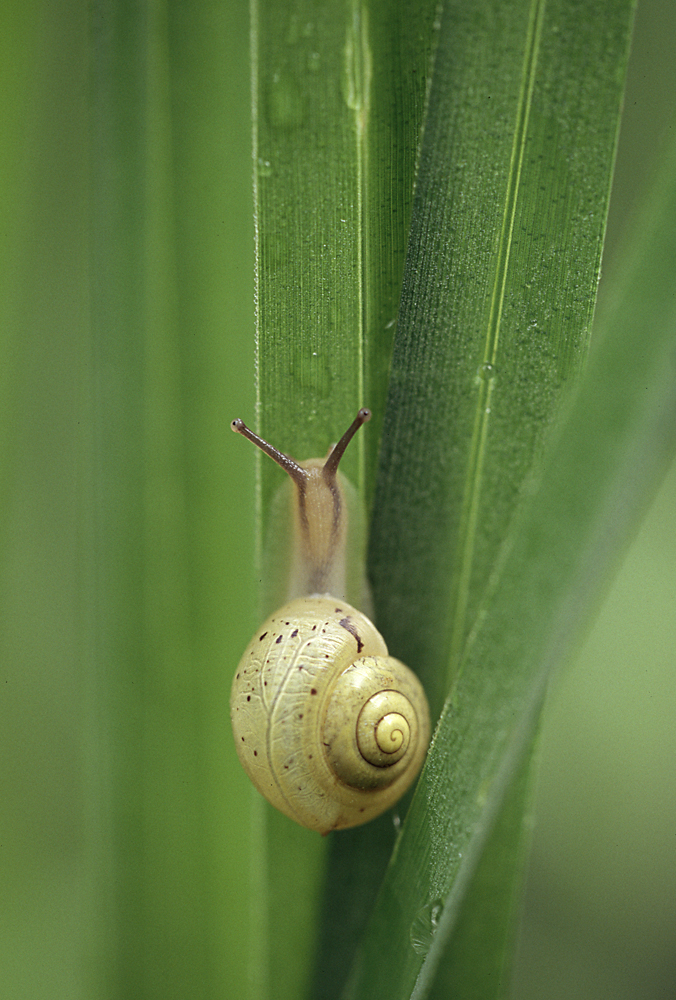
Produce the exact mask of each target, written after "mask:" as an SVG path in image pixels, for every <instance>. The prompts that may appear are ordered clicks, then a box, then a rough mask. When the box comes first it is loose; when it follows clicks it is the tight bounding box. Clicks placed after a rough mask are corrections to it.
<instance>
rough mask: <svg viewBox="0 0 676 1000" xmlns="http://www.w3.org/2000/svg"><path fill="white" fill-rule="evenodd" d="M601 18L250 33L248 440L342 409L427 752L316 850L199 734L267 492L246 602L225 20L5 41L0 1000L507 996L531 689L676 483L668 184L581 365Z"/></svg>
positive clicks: (44, 21) (245, 272)
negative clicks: (422, 700)
mask: <svg viewBox="0 0 676 1000" xmlns="http://www.w3.org/2000/svg"><path fill="white" fill-rule="evenodd" d="M631 17H632V4H631V3H630V2H628V0H613V2H610V3H602V4H601V3H594V2H589V0H587V2H582V0H550V2H548V3H546V4H545V3H538V2H533V3H530V4H529V3H521V2H517V0H509V2H507V3H505V2H502V0H501V2H497V0H494V2H489V0H482V2H481V3H479V4H466V3H460V2H458V3H450V4H446V5H444V8H443V12H442V13H441V15H440V14H439V12H438V10H437V5H436V4H434V3H424V4H420V3H417V4H416V3H413V2H408V0H406V2H402V0H372V2H370V3H366V2H364V3H359V2H357V0H349V2H348V3H345V4H342V5H339V4H334V3H328V4H322V5H317V4H314V3H310V2H307V0H299V2H297V3H295V4H294V5H292V7H290V6H289V5H288V4H287V3H282V2H277V0H265V2H263V0H260V2H259V3H258V5H257V7H256V9H255V10H254V36H253V41H254V44H253V52H254V69H255V77H254V94H255V101H254V104H255V141H256V151H255V152H256V159H255V164H254V170H255V181H256V189H255V223H256V240H257V244H256V245H257V261H256V263H257V329H258V348H257V351H258V354H257V374H258V383H257V384H258V414H257V415H258V421H259V426H260V429H261V430H262V432H263V433H264V434H265V435H266V436H267V437H269V438H270V439H271V440H272V441H274V443H275V444H277V445H278V446H279V447H281V448H282V449H284V450H287V451H289V452H290V453H292V454H294V455H297V456H298V457H299V458H303V457H307V456H309V455H313V454H321V453H323V452H325V451H326V449H327V447H328V445H329V444H330V442H331V441H332V440H334V439H335V436H336V435H337V434H338V433H340V431H341V430H342V429H343V428H344V426H346V425H347V422H348V421H349V420H350V419H351V417H352V416H353V415H354V412H355V410H356V408H357V407H358V406H359V405H362V404H367V405H370V406H371V407H372V409H373V411H374V419H373V421H372V422H371V423H370V424H369V425H368V427H366V428H365V429H364V431H363V432H362V433H361V434H360V437H359V443H357V442H355V445H356V447H354V446H353V449H352V450H351V453H349V452H348V455H347V456H346V457H347V462H346V473H347V474H348V476H349V477H350V478H351V479H352V481H353V482H354V483H355V484H356V486H357V487H358V489H359V490H360V492H361V494H362V496H363V498H364V500H365V504H366V506H367V508H368V509H369V512H370V513H371V514H372V522H371V523H372V528H371V542H370V556H369V562H370V573H371V578H372V582H373V587H374V596H375V604H376V612H377V621H378V624H379V626H380V627H381V629H382V631H383V633H384V634H385V636H386V637H387V640H388V643H389V645H390V648H391V650H392V652H393V653H394V654H395V655H399V656H401V657H402V659H405V660H406V661H407V662H409V663H410V664H411V666H413V667H414V668H415V669H416V670H418V671H419V672H420V674H421V675H422V676H423V677H424V679H425V684H426V686H427V689H428V691H429V693H430V698H431V701H432V703H433V705H434V711H435V715H437V716H438V717H439V725H438V729H437V732H436V734H435V738H434V743H433V747H432V749H431V752H430V756H429V762H428V765H427V767H426V769H425V771H424V773H423V775H422V778H421V781H420V783H419V786H418V789H417V791H416V792H415V794H414V795H413V796H412V797H409V799H408V800H407V801H406V802H404V803H402V804H401V806H400V809H399V812H398V816H397V820H398V821H401V824H400V823H399V822H397V824H396V827H395V824H393V821H392V817H391V816H387V817H383V818H381V820H379V821H377V822H375V823H373V824H370V825H369V826H367V827H365V828H363V829H357V830H353V831H347V832H345V833H343V834H338V835H331V836H330V837H329V838H327V839H326V840H321V839H320V838H318V837H317V836H316V835H313V834H310V833H309V832H307V831H303V830H300V829H298V828H296V827H295V826H294V825H293V824H292V823H290V822H289V821H287V820H286V819H285V818H284V817H282V816H280V815H279V814H276V813H273V812H272V811H271V810H269V809H268V808H267V807H266V806H265V804H263V803H262V802H261V800H260V798H259V797H258V796H257V795H255V794H254V793H253V792H251V791H250V790H249V788H248V785H247V782H246V779H245V777H244V775H243V774H242V773H241V770H240V769H239V768H238V765H237V761H236V758H235V754H234V751H233V748H232V745H231V739H230V732H229V726H228V724H227V711H228V707H227V704H228V695H229V684H230V678H231V675H232V671H233V670H234V667H235V664H236V662H237V660H238V658H239V655H240V652H241V650H242V649H243V648H244V646H245V644H246V642H247V641H248V639H249V637H250V634H251V633H252V632H253V630H254V627H255V626H256V624H257V621H258V616H257V613H256V587H257V584H258V578H259V577H260V576H261V575H263V574H264V573H265V572H266V564H265V562H264V561H263V560H264V559H265V557H266V553H265V550H264V546H263V539H264V537H265V534H266V530H267V528H268V514H269V506H270V503H271V500H272V496H273V494H274V490H275V487H276V485H277V483H278V482H279V479H278V477H279V476H280V475H281V473H279V471H278V470H276V469H275V468H274V467H273V466H272V463H267V465H266V464H262V465H261V466H260V470H259V482H258V493H257V495H258V501H257V531H258V551H259V562H258V564H257V570H256V573H255V574H254V573H253V572H252V566H254V565H256V564H255V560H254V555H253V541H252V540H253V530H254V514H255V513H256V512H255V511H254V509H253V506H254V505H253V503H252V502H251V501H250V499H249V498H252V497H254V495H255V488H254V482H253V476H252V474H251V469H252V467H253V461H252V457H251V452H250V451H249V450H248V449H247V447H246V446H245V444H244V443H243V442H242V441H241V440H239V439H237V438H235V437H233V435H231V434H230V433H229V430H228V423H229V421H230V419H232V418H233V417H235V416H242V417H244V418H245V419H246V420H247V422H250V423H253V422H254V421H253V419H252V411H253V403H254V399H253V384H252V378H251V372H252V370H253V356H252V355H253V351H252V345H251V330H252V328H253V316H252V311H251V309H250V307H249V305H248V303H249V302H250V301H251V300H252V298H253V294H252V292H253V288H252V275H253V272H254V256H253V239H252V236H253V226H252V222H251V202H250V195H249V186H250V176H249V175H250V157H249V144H250V124H249V79H248V74H249V66H248V44H249V43H248V36H249V22H248V12H247V11H246V9H245V7H244V5H241V4H240V5H235V4H230V5H225V6H224V5H219V4H217V3H215V2H211V0H207V2H205V3H204V4H201V5H200V6H199V8H197V7H195V6H194V5H185V6H181V5H168V6H164V5H161V4H154V5H140V6H139V5H136V6H135V7H134V6H129V5H126V4H121V5H120V4H118V5H115V4H109V3H95V4H94V5H93V6H85V5H83V4H81V3H79V2H78V0H57V3H56V4H50V5H47V4H38V5H37V7H35V10H34V12H33V8H26V7H25V5H24V6H20V5H14V6H12V5H9V6H8V7H7V10H4V11H3V14H2V25H3V32H2V38H3V44H4V45H5V54H4V58H3V60H2V73H3V87H2V93H3V103H2V107H1V110H2V113H3V136H4V137H5V141H4V143H3V152H2V158H3V191H2V196H1V197H2V199H3V201H2V204H3V220H4V223H5V230H4V231H5V237H6V238H5V241H4V244H3V251H2V254H3V258H2V259H3V267H2V271H1V273H0V279H1V280H2V281H3V326H2V340H1V342H0V349H1V351H2V359H3V364H2V366H0V371H1V374H0V382H1V385H2V427H1V428H0V433H1V436H0V460H1V462H2V472H3V474H2V482H1V484H0V488H1V490H2V493H1V500H2V504H1V506H0V545H1V550H2V561H1V564H0V598H1V604H2V628H1V629H0V664H2V682H3V688H2V690H3V698H2V700H1V702H0V710H1V711H2V724H1V725H0V731H1V733H2V737H1V739H2V741H3V750H2V757H3V768H2V777H1V779H0V780H1V781H2V797H3V810H2V813H3V815H2V817H1V818H0V843H1V844H2V865H3V870H2V883H3V899H2V910H3V913H4V914H5V915H6V930H5V931H3V935H2V942H1V943H0V948H1V949H2V951H1V959H2V960H1V961H0V968H2V972H1V973H0V992H2V995H3V997H4V996H7V997H10V998H13V997H16V998H17V1000H18V998H21V1000H23V997H27V996H30V997H35V998H36V1000H37V998H41V997H49V998H50V1000H55V998H60V997H68V998H69V1000H73V998H82V1000H96V998H98V997H103V996H106V997H128V996H134V997H143V998H152V997H162V1000H171V998H172V997H176V998H179V997H180V998H184V997H186V996H195V997H204V998H207V997H214V998H216V997H222V996H237V997H248V998H251V1000H253V998H256V1000H259V998H260V1000H271V998H273V997H274V998H277V997H280V998H282V997H284V998H285V997H294V998H296V997H301V996H303V995H308V996H312V997H326V998H335V997H338V996H340V995H341V993H342V994H343V995H344V996H345V997H347V996H350V997H369V998H378V997H381V996H383V997H384V996H387V997H388V1000H390V998H394V997H398V996H401V997H409V996H425V995H430V996H448V995H454V996H458V997H471V996H477V997H482V998H486V997H489V996H500V995H503V994H504V992H505V990H506V984H507V980H508V975H509V968H510V966H511V963H512V954H513V942H514V914H515V912H516V910H517V908H518V899H519V895H520V888H521V884H522V876H523V868H524V857H525V851H526V847H527V837H525V836H524V831H525V827H524V815H526V814H527V812H528V804H529V802H530V788H531V772H532V759H533V757H532V754H533V746H534V743H535V733H536V730H537V727H538V718H539V714H540V708H541V704H542V700H543V697H544V692H545V689H546V686H547V681H548V678H549V676H550V674H551V672H552V670H553V669H554V668H555V667H556V666H557V665H558V664H559V663H560V662H562V661H563V660H564V659H565V658H566V657H567V656H568V654H569V651H570V648H571V646H572V645H574V644H575V643H576V642H577V641H579V636H580V630H581V629H582V628H583V626H584V625H585V623H586V622H587V621H588V619H589V616H590V614H591V612H592V611H593V610H594V608H595V606H596V605H597V603H598V600H599V594H600V592H601V590H602V588H603V585H604V583H605V581H606V580H607V577H608V573H609V569H610V568H612V566H613V564H614V563H615V562H616V561H617V559H618V556H619V553H620V551H621V549H622V545H623V544H624V542H625V540H626V538H627V536H628V534H629V533H630V532H631V530H632V528H633V526H634V525H635V524H636V522H637V518H638V515H639V514H640V513H641V512H642V510H643V508H644V507H645V505H646V504H647V502H648V500H649V498H650V495H651V490H652V489H653V488H654V484H655V483H656V482H657V480H658V478H659V475H660V473H661V471H662V469H663V468H664V466H665V464H666V462H667V460H668V458H669V456H670V455H672V454H673V450H674V432H673V428H674V426H676V425H675V422H674V416H675V415H676V414H674V396H673V389H672V381H673V379H672V371H673V368H672V360H671V357H670V351H671V349H672V348H671V344H672V343H673V333H674V325H675V321H676V317H675V316H674V314H673V293H672V289H673V271H674V261H675V260H676V246H674V233H676V196H675V194H674V183H673V178H674V176H676V161H675V158H674V155H673V154H670V158H667V162H666V165H665V169H664V171H663V174H662V179H661V180H660V181H659V182H658V184H657V186H656V187H655V191H654V194H653V199H652V202H651V205H650V207H649V209H648V211H647V213H646V214H645V215H644V216H643V217H642V218H641V220H640V222H639V224H638V226H637V227H636V230H635V234H634V236H633V238H632V239H631V241H630V252H629V253H628V254H626V255H625V258H624V259H623V260H621V259H618V260H617V262H616V264H615V267H614V273H613V285H612V286H611V287H609V288H608V290H607V294H606V296H605V298H604V301H603V305H602V307H601V308H600V309H599V312H598V316H597V320H596V326H595V334H594V339H595V341H598V343H597V344H596V346H595V348H594V350H593V351H592V354H591V356H590V359H589V362H588V364H587V365H586V367H585V360H584V359H585V356H586V352H587V343H588V340H589V333H590V325H591V322H592V315H593V312H594V298H595V291H596V283H597V279H598V274H599V262H600V254H601V242H602V238H603V233H604V227H605V217H606V208H607V201H608V195H609V188H610V178H611V172H612V165H613V155H614V146H615V137H616V131H617V127H618V121H619V109H620V104H621V99H622V90H623V82H624V71H625V63H626V53H627V44H628V36H629V30H630V24H631ZM582 372H584V373H583V374H581V373H582ZM660 796H661V788H660V789H659V790H658V795H657V798H658V800H659V799H660ZM409 806H410V809H409ZM407 809H409V811H408V814H406V810H407ZM404 817H405V818H404ZM400 826H401V829H400V832H399V833H398V834H397V832H396V830H397V829H399V827H400ZM639 853H640V851H639V850H636V854H639ZM606 923H608V922H607V921H606Z"/></svg>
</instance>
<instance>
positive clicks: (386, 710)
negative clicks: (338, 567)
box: [231, 595, 430, 833]
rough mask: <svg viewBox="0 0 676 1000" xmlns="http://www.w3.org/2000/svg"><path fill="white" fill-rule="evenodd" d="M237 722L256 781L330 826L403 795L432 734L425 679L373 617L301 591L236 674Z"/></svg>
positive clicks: (312, 820)
mask: <svg viewBox="0 0 676 1000" xmlns="http://www.w3.org/2000/svg"><path fill="white" fill-rule="evenodd" d="M231 717H232V727H233V733H234V736H235V745H236V747H237V752H238V754H239V758H240V760H241V762H242V765H243V767H244V769H245V770H246V772H247V774H248V775H249V777H250V778H251V780H252V781H253V783H254V785H255V786H256V787H257V788H258V789H259V791H260V792H262V794H263V795H265V797H266V798H267V799H268V800H269V801H270V802H271V803H272V804H273V805H274V806H276V807H277V808H278V809H280V810H281V811H282V812H284V813H286V815H287V816H290V817H291V818H292V819H294V820H296V822H298V823H300V824H302V825H303V826H307V827H309V828H310V829H313V830H318V831H319V832H320V833H328V832H329V830H338V829H342V828H345V827H350V826H357V825H358V824H360V823H365V822H367V821H368V820H370V819H373V818H374V817H375V816H378V815H379V814H380V813H381V812H383V811H384V810H385V809H387V808H389V806H391V805H392V804H393V803H394V802H396V801H397V799H399V798H400V796H401V795H403V793H404V792H405V791H406V789H407V788H408V786H409V785H410V784H411V782H412V781H413V779H414V778H415V777H416V775H417V774H418V772H419V770H420V767H421V766H422V762H423V760H424V757H425V753H426V751H427V745H428V742H429V735H430V727H429V710H428V707H427V700H426V698H425V694H424V691H423V689H422V686H421V684H420V682H419V681H418V679H417V677H416V676H415V674H413V673H412V671H410V670H409V669H408V667H406V666H404V664H403V663H401V662H400V661H399V660H396V659H394V658H393V657H390V656H388V651H387V646H386V645H385V642H384V640H383V638H382V636H381V635H380V633H379V632H378V631H377V629H376V628H375V626H374V625H373V624H372V623H371V622H370V621H369V619H368V618H366V616H365V615H363V614H362V613H361V612H359V611H357V610H356V609H355V608H353V607H352V606H351V605H349V604H347V603H346V602H345V601H341V600H339V599H336V598H333V597H330V596H328V595H327V596H317V595H314V596H311V597H301V598H296V599H295V600H293V601H290V602H289V603H288V604H286V605H284V607H282V608H280V609H279V611H276V612H275V613H274V614H273V615H271V616H270V618H268V619H267V621H266V622H264V624H263V625H262V626H261V628H260V629H259V631H258V632H257V633H256V635H255V636H254V637H253V639H252V640H251V642H250V643H249V646H248V647H247V649H246V650H245V652H244V655H243V657H242V659H241V661H240V664H239V667H238V669H237V673H236V675H235V678H234V681H233V685H232V693H231Z"/></svg>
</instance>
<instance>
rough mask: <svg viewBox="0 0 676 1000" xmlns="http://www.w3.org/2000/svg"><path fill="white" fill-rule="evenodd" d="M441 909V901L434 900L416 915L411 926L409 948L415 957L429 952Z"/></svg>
mask: <svg viewBox="0 0 676 1000" xmlns="http://www.w3.org/2000/svg"><path fill="white" fill-rule="evenodd" d="M443 909H444V904H443V903H442V901H441V900H440V899H435V900H434V902H433V903H428V904H427V906H423V907H422V909H420V910H418V912H417V913H416V915H415V917H414V919H413V923H412V925H411V946H412V947H413V951H414V952H415V953H416V955H426V954H427V952H428V951H429V950H430V945H431V944H432V938H433V937H434V933H435V931H436V929H437V927H438V926H439V921H440V919H441V914H442V911H443Z"/></svg>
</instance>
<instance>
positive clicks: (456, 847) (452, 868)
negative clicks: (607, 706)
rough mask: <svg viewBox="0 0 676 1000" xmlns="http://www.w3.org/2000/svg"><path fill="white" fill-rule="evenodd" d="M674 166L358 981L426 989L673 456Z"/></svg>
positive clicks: (443, 747)
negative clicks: (503, 802) (585, 628)
mask: <svg viewBox="0 0 676 1000" xmlns="http://www.w3.org/2000/svg"><path fill="white" fill-rule="evenodd" d="M675 166H676V146H672V149H671V150H670V153H669V156H668V158H667V160H666V162H665V164H664V169H663V171H662V175H661V179H660V182H659V184H658V185H657V187H656V190H655V191H654V195H653V198H652V200H651V203H650V205H649V208H648V211H647V212H646V214H645V215H644V217H643V218H642V220H641V226H640V228H639V229H638V230H637V232H636V233H635V234H634V240H633V242H632V244H631V246H630V250H629V252H628V254H627V259H626V261H625V266H624V268H623V269H622V270H621V271H620V270H619V269H618V270H617V271H616V272H615V276H614V277H615V280H616V282H617V284H616V285H615V286H614V291H613V293H612V294H609V295H608V298H607V300H604V303H603V310H602V312H600V314H599V317H598V324H597V329H598V342H597V343H596V345H595V349H594V350H593V351H592V354H591V357H590V362H589V365H588V367H587V370H586V372H585V375H584V378H583V380H582V382H581V384H580V387H579V391H578V392H576V394H575V395H574V397H573V399H572V401H571V403H570V404H569V406H568V407H567V409H566V416H565V420H563V422H562V424H561V426H560V428H559V430H558V432H557V435H556V438H555V441H554V443H553V446H552V447H551V449H549V450H548V452H547V455H546V459H545V466H544V470H543V474H542V479H541V483H540V486H539V489H538V490H537V492H536V493H535V494H534V496H533V497H532V499H531V501H530V502H529V503H528V504H526V505H525V506H524V508H523V509H522V510H521V511H520V512H519V514H518V516H517V520H516V522H515V525H514V528H513V530H512V533H511V538H510V544H509V545H508V546H506V547H505V549H504V551H503V556H502V561H501V565H500V566H499V567H498V571H497V572H496V574H495V577H494V580H493V582H492V587H491V591H490V592H489V594H488V595H487V598H486V600H485V615H482V616H481V618H480V620H479V621H478V623H477V627H476V629H475V631H474V633H473V635H472V636H471V638H470V642H469V643H468V645H467V649H466V652H465V657H464V663H463V667H462V672H461V674H460V677H459V679H458V683H457V685H456V688H455V690H454V694H453V698H452V700H451V701H449V704H448V705H447V707H446V709H445V710H444V713H443V715H442V718H441V721H440V725H439V728H438V730H437V733H436V736H435V740H434V744H433V747H432V749H431V752H430V756H429V760H428V764H427V766H426V768H425V771H424V772H423V776H422V779H421V782H420V784H419V787H418V790H417V794H416V798H415V799H414V803H413V807H412V809H411V812H410V813H409V816H408V818H407V822H406V825H405V828H404V833H403V835H402V838H401V841H400V845H399V851H398V854H397V856H396V859H395V861H394V863H393V864H392V866H391V868H390V871H389V873H388V877H387V879H386V883H385V885H384V887H383V891H382V893H381V896H380V898H379V901H378V905H377V907H376V911H375V914H374V919H373V923H372V925H371V927H370V930H369V933H368V935H367V937H366V940H365V943H364V950H363V953H362V956H361V960H360V963H359V966H358V971H357V978H356V983H357V984H358V986H357V988H356V989H355V992H354V995H358V996H359V995H363V996H370V997H379V996H385V995H386V991H389V993H388V995H389V996H391V995H392V983H393V982H396V983H401V984H402V985H401V991H400V993H397V992H396V991H395V993H394V995H401V996H409V995H414V996H424V995H426V992H427V990H429V988H430V985H431V981H432V976H433V974H434V970H435V967H436V965H437V964H438V962H439V960H440V958H441V953H442V951H443V949H444V947H445V946H446V944H447V941H448V936H449V934H450V933H451V931H452V928H453V925H454V924H455V922H456V921H457V919H458V914H459V910H460V906H461V901H462V896H463V893H464V890H465V888H466V886H467V885H468V884H469V881H470V880H471V877H472V870H473V868H474V865H475V864H476V862H477V860H478V856H479V853H480V850H481V848H482V843H483V840H484V838H485V836H486V834H487V831H488V829H489V825H490V815H487V813H490V809H491V805H490V804H491V803H492V804H493V807H495V806H496V805H497V804H498V803H499V801H500V799H501V797H502V794H503V793H504V789H505V787H506V786H507V784H508V782H509V781H510V780H511V777H512V774H513V772H514V769H515V767H517V765H518V761H519V760H520V759H521V758H522V755H523V753H524V750H525V749H526V746H527V743H528V740H529V738H530V733H531V732H532V730H533V727H534V725H535V724H536V721H537V715H538V712H539V706H540V701H541V698H542V694H543V691H544V687H545V685H546V681H547V678H548V676H549V675H550V672H551V670H552V669H553V668H554V667H555V666H557V665H558V664H559V663H560V662H561V660H562V658H563V657H565V656H566V654H567V653H568V652H569V650H570V647H571V644H572V643H574V642H575V641H576V639H577V637H578V635H579V631H580V628H581V627H582V625H583V624H584V623H586V622H587V621H588V619H589V616H590V614H591V612H592V610H593V609H594V607H595V606H596V604H597V602H598V599H599V592H600V589H601V587H602V585H603V584H604V583H605V582H606V580H607V576H608V572H609V569H610V568H611V567H612V565H613V564H614V563H615V562H616V560H617V558H618V555H619V548H620V546H621V544H622V542H623V541H624V540H625V539H626V538H627V535H628V532H629V531H631V530H632V528H634V527H635V525H636V523H637V520H638V517H639V516H640V514H641V513H643V511H644V509H645V506H646V504H647V502H648V500H649V499H650V495H651V492H652V489H654V487H655V485H656V484H657V482H658V481H659V478H660V476H661V475H662V474H663V472H664V470H665V468H666V465H667V462H668V461H669V460H670V459H671V458H672V457H673V454H674V450H675V448H676V388H675V386H674V379H673V365H672V363H671V361H670V358H671V356H672V352H673V341H674V333H675V331H676V302H675V301H674V296H673V279H674V267H675V261H676V237H675V235H674V234H675V233H676V183H675V181H674V178H675V177H676V170H675ZM515 622H516V623H518V627H517V628H515V627H514V623H515ZM488 713H490V718H491V724H490V725H487V724H486V720H487V714H488ZM486 805H488V808H486ZM449 844H450V845H452V848H451V850H449V849H448V845H449ZM434 901H438V904H437V905H438V906H439V907H440V909H439V911H438V915H437V920H436V926H435V929H434V930H435V932H434V933H433V934H431V935H430V940H429V948H428V950H427V952H426V954H424V955H420V956H417V957H415V951H414V949H413V948H411V949H410V950H409V951H408V952H402V951H401V950H396V949H391V948H390V947H389V946H388V944H387V941H388V937H387V936H386V934H385V928H387V935H392V934H393V927H394V930H395V931H396V933H397V934H398V935H399V939H400V940H402V939H403V937H404V935H405V933H406V931H407V930H408V931H409V932H410V929H411V927H412V926H413V925H414V921H415V919H416V914H417V913H418V912H419V908H420V907H424V906H427V905H430V903H432V902H434ZM414 984H415V988H413V986H414ZM412 989H413V992H412V993H411V990H412Z"/></svg>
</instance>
